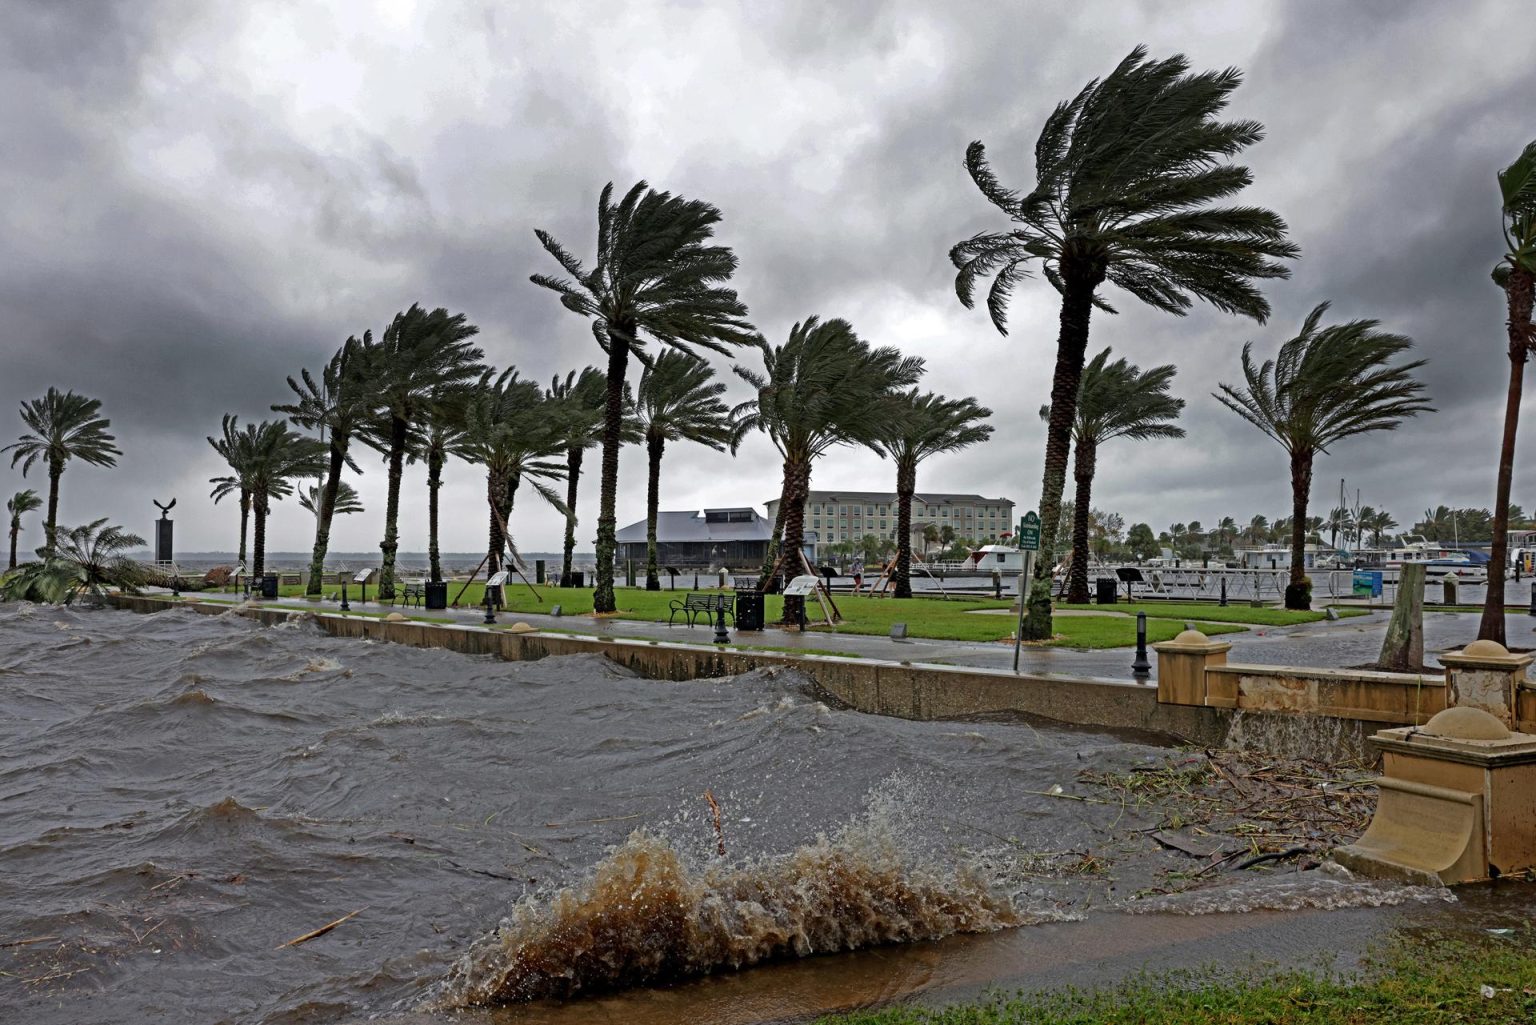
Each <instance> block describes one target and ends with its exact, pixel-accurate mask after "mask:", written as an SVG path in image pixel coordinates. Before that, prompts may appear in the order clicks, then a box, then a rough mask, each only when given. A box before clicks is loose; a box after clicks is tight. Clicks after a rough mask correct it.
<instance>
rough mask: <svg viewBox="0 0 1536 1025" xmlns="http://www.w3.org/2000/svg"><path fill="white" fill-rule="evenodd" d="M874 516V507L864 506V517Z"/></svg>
mask: <svg viewBox="0 0 1536 1025" xmlns="http://www.w3.org/2000/svg"><path fill="white" fill-rule="evenodd" d="M874 514H875V507H874V506H872V505H866V506H865V507H864V515H866V516H873V515H874Z"/></svg>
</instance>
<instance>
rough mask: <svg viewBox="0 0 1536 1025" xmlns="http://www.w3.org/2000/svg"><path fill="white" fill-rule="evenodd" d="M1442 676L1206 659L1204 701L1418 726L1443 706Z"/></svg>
mask: <svg viewBox="0 0 1536 1025" xmlns="http://www.w3.org/2000/svg"><path fill="white" fill-rule="evenodd" d="M1446 700H1447V699H1446V681H1445V677H1443V676H1419V675H1417V674H1411V673H1383V672H1375V671H1372V670H1365V669H1314V668H1310V667H1303V666H1269V665H1240V664H1236V663H1228V664H1226V665H1208V666H1206V667H1205V704H1206V705H1207V706H1209V707H1212V708H1227V709H1234V710H1239V711H1244V712H1276V713H1297V712H1302V713H1308V714H1312V715H1327V716H1334V717H1337V718H1340V719H1357V720H1362V721H1365V722H1368V723H1389V724H1391V725H1393V726H1404V725H1411V726H1417V725H1421V724H1423V723H1424V722H1427V721H1428V720H1429V717H1430V716H1432V715H1434V714H1435V713H1436V712H1439V711H1441V710H1442V709H1444V708H1445V706H1446Z"/></svg>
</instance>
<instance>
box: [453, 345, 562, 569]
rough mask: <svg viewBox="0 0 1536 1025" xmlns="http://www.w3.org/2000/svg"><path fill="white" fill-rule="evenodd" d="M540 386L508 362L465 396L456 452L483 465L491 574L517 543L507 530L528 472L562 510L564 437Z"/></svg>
mask: <svg viewBox="0 0 1536 1025" xmlns="http://www.w3.org/2000/svg"><path fill="white" fill-rule="evenodd" d="M546 406H547V401H546V400H545V399H544V396H543V393H542V392H541V391H540V390H539V386H538V385H536V384H534V383H533V382H532V381H523V380H520V379H519V378H518V373H517V371H516V370H515V369H512V368H508V369H506V370H504V371H502V373H501V374H500V375H499V376H498V377H496V378H494V379H493V378H492V377H491V375H490V372H489V371H487V372H486V373H485V374H484V375H483V376H482V378H481V380H480V383H479V385H477V386H476V387H475V388H473V389H471V390H470V391H469V392H468V395H467V397H466V399H465V402H464V427H465V430H464V433H463V436H462V438H461V440H460V441H459V444H458V447H457V449H456V450H455V454H456V455H458V456H460V457H461V458H463V459H465V460H467V461H469V462H471V463H475V464H477V465H480V466H483V467H485V495H486V504H487V506H488V507H489V511H490V533H489V546H488V548H487V550H486V558H487V565H488V569H487V574H490V573H495V572H496V571H498V570H500V569H501V568H502V561H501V555H502V551H503V550H504V549H510V550H511V551H512V553H513V557H514V559H515V558H516V548H515V547H514V546H512V538H511V537H510V536H509V535H508V533H507V531H508V529H509V528H510V525H511V516H512V502H513V499H514V498H515V496H516V494H517V487H518V485H519V483H520V482H521V481H522V480H523V479H524V478H527V479H528V481H529V483H530V484H531V486H532V487H533V489H534V490H535V491H537V492H538V493H539V495H540V496H541V497H543V498H544V500H545V501H546V502H548V503H549V504H550V505H552V506H554V508H555V509H556V510H558V511H559V512H560V513H561V514H562V515H564V514H566V513H568V511H569V510H567V509H566V507H565V503H564V502H562V501H561V500H560V496H559V494H558V493H557V492H556V491H555V489H554V488H553V487H552V486H551V485H550V483H549V482H551V481H559V480H561V479H563V478H564V477H565V466H564V464H562V463H560V462H558V461H557V457H558V456H559V455H560V454H561V453H562V446H563V443H564V439H563V438H562V436H561V433H560V424H559V423H558V421H556V420H554V419H553V418H552V417H551V416H550V413H549V411H548V410H547V409H546Z"/></svg>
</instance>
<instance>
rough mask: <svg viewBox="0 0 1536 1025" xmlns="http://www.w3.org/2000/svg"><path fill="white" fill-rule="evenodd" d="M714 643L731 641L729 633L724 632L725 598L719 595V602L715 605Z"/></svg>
mask: <svg viewBox="0 0 1536 1025" xmlns="http://www.w3.org/2000/svg"><path fill="white" fill-rule="evenodd" d="M715 643H716V644H729V643H731V635H730V634H728V633H726V632H725V598H724V597H721V599H720V602H719V604H717V605H716V606H715Z"/></svg>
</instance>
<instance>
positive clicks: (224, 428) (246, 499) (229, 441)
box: [208, 413, 252, 566]
mask: <svg viewBox="0 0 1536 1025" xmlns="http://www.w3.org/2000/svg"><path fill="white" fill-rule="evenodd" d="M251 430H252V428H251V426H250V425H249V424H247V425H246V429H245V430H244V431H242V430H241V429H240V421H239V418H238V417H236V416H234V415H233V414H230V413H225V414H224V419H223V421H222V424H221V427H220V432H219V437H218V438H211V437H210V438H209V439H208V444H209V445H211V446H213V450H214V451H215V452H217V453H218V454H219V457H220V458H222V459H223V460H224V462H225V464H226V465H227V466H228V467H229V469H230V471H231V472H230V473H229V475H227V476H224V477H211V478H209V480H208V483H210V484H212V485H213V490H212V491H211V492H209V494H208V497H210V498H212V499H213V501H214V504H218V503H219V502H222V501H223V500H224V499H226V498H228V497H229V496H230V495H239V496H240V551H239V554H238V555H237V557H236V559H237V561H238V562H239V564H240V565H241V566H245V565H246V561H245V543H246V535H247V534H248V533H249V530H250V520H251V474H250V465H251V452H250V446H251V440H252V435H251Z"/></svg>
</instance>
